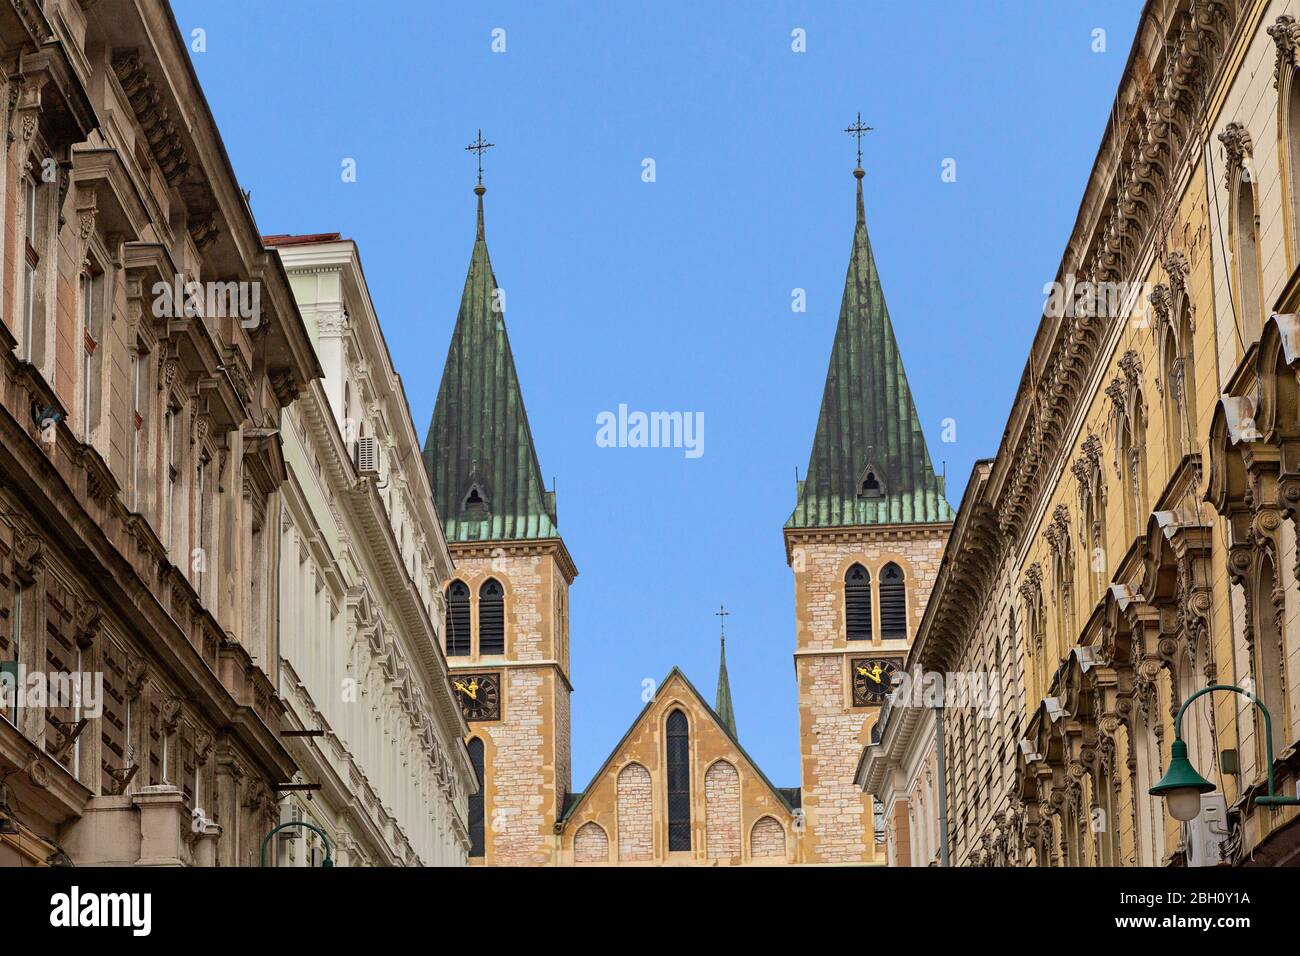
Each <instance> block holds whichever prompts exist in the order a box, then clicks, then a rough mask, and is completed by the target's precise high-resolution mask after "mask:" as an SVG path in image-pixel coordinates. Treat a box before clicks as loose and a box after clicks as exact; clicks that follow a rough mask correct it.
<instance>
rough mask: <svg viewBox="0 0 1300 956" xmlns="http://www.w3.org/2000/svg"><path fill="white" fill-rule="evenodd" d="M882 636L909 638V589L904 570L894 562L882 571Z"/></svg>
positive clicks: (887, 637)
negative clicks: (904, 577) (904, 578)
mask: <svg viewBox="0 0 1300 956" xmlns="http://www.w3.org/2000/svg"><path fill="white" fill-rule="evenodd" d="M880 636H881V637H883V638H886V639H889V638H906V637H907V587H906V582H905V581H904V580H903V569H902V568H900V567H899V566H898V565H896V564H894V563H892V562H891V563H889V564H887V565H885V566H884V568H882V569H881V571H880Z"/></svg>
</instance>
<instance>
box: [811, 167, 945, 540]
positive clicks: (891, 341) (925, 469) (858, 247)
mask: <svg viewBox="0 0 1300 956" xmlns="http://www.w3.org/2000/svg"><path fill="white" fill-rule="evenodd" d="M860 173H861V170H860V169H859V170H855V171H854V175H856V176H857V177H858V208H857V224H856V225H855V227H854V230H853V253H852V255H851V256H850V258H849V270H848V275H847V276H846V278H845V280H844V298H843V300H842V301H841V303H840V318H839V324H838V326H837V327H836V329H835V344H834V345H833V346H832V348H831V360H830V368H829V369H828V370H827V372H826V388H825V391H824V392H823V393H822V405H821V414H820V415H819V416H818V419H817V433H816V436H815V437H814V439H813V447H812V454H811V455H810V456H809V459H808V472H807V475H806V477H805V478H804V480H803V481H800V482H799V484H798V490H797V492H798V500H797V502H796V504H795V509H794V513H793V514H792V515H791V516H790V520H789V521H787V522H786V527H787V528H825V527H836V526H842V525H870V524H900V523H912V522H949V521H952V520H953V510H952V507H951V506H950V505H949V504H948V501H947V500H946V499H945V497H944V488H943V481H942V480H941V479H940V478H939V477H938V476H937V475H935V473H934V467H933V466H932V465H931V463H930V452H929V449H928V448H927V447H926V444H925V435H924V433H923V432H922V431H921V422H920V419H919V418H918V416H917V413H916V404H915V402H914V401H913V400H912V391H911V389H910V388H909V387H908V384H907V373H906V372H905V371H904V369H903V359H902V356H901V355H900V354H899V352H898V342H897V341H896V340H895V338H894V327H893V325H892V324H891V323H890V320H889V308H888V307H887V306H886V304H885V295H884V292H883V290H882V289H881V285H880V273H879V272H878V271H877V269H876V259H875V256H874V255H873V254H872V251H871V239H870V238H869V237H868V235H867V219H866V214H865V212H864V211H863V204H862V177H861V175H859V174H860Z"/></svg>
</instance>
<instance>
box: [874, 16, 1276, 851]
mask: <svg viewBox="0 0 1300 956" xmlns="http://www.w3.org/2000/svg"><path fill="white" fill-rule="evenodd" d="M1298 6H1300V5H1298V4H1295V3H1290V2H1273V3H1234V2H1227V0H1208V2H1207V0H1191V2H1175V0H1151V2H1148V3H1147V4H1146V6H1145V8H1144V10H1143V14H1142V18H1141V22H1140V25H1139V29H1138V34H1137V38H1136V40H1135V44H1134V48H1133V51H1132V53H1131V54H1130V59H1129V63H1128V66H1127V68H1126V71H1125V74H1124V77H1123V80H1122V82H1121V85H1120V89H1119V92H1118V95H1117V98H1116V101H1115V106H1114V109H1113V112H1112V116H1111V121H1110V122H1109V123H1108V124H1107V132H1106V136H1105V138H1104V140H1103V142H1102V145H1101V149H1100V151H1099V153H1098V158H1097V161H1096V165H1095V167H1094V171H1093V175H1092V177H1091V178H1090V180H1089V185H1088V189H1087V191H1086V192H1085V194H1084V198H1083V202H1082V204H1081V207H1080V213H1079V218H1078V221H1077V222H1076V225H1075V228H1074V231H1073V234H1072V236H1071V239H1070V242H1069V244H1068V246H1067V249H1066V252H1065V255H1064V257H1063V259H1062V263H1061V267H1060V271H1059V273H1058V275H1057V277H1056V282H1055V283H1054V284H1053V286H1051V287H1050V291H1049V295H1048V301H1047V308H1046V309H1045V314H1044V317H1043V320H1042V323H1041V324H1040V326H1039V330H1038V333H1037V335H1036V336H1035V340H1034V342H1033V345H1032V348H1031V351H1030V355H1029V359H1028V362H1027V364H1026V367H1025V371H1024V374H1023V376H1022V379H1021V383H1020V387H1019V390H1018V392H1017V396H1016V399H1015V402H1014V404H1013V407H1012V410H1011V414H1010V417H1009V421H1008V425H1007V431H1006V434H1005V437H1004V440H1003V443H1002V445H1001V447H1000V448H999V449H998V453H997V456H996V457H995V458H993V459H991V460H989V461H987V462H982V463H980V465H979V466H977V468H976V473H975V475H974V476H973V477H972V481H971V484H970V486H969V487H968V489H967V492H966V496H965V499H964V500H963V503H962V506H961V509H960V514H959V517H958V521H957V524H956V528H955V531H954V533H953V535H952V539H951V541H950V542H949V545H948V547H947V550H946V552H945V555H944V558H943V563H942V566H941V568H940V572H939V575H938V580H937V583H936V585H935V591H934V598H933V601H932V602H931V606H930V608H929V610H928V613H927V615H926V617H925V619H924V620H923V621H922V623H921V626H920V630H919V632H918V636H917V640H916V641H915V643H914V646H913V651H912V656H911V659H910V660H909V668H910V669H911V671H912V672H915V673H923V672H931V671H933V672H940V673H949V672H964V673H981V674H984V675H994V676H995V678H996V679H995V680H994V681H993V682H992V686H995V687H996V688H997V691H996V693H995V694H994V695H993V700H992V701H984V702H983V703H985V704H987V703H992V704H994V705H996V711H997V715H996V716H994V717H992V718H989V717H986V716H982V715H981V714H980V713H978V712H977V710H976V708H973V707H967V708H958V709H957V710H955V711H953V712H950V713H949V714H947V719H946V720H945V724H944V727H945V730H944V739H943V741H942V749H943V756H944V758H945V760H944V762H945V764H946V777H945V782H946V785H947V791H948V802H947V806H946V809H947V815H948V820H947V827H946V831H947V839H948V844H949V848H950V850H951V856H952V862H953V863H954V864H956V865H963V864H965V865H981V864H982V865H1016V864H1021V865H1039V866H1048V865H1071V866H1095V865H1123V866H1162V865H1170V864H1172V865H1220V864H1228V863H1232V864H1244V863H1254V864H1261V863H1274V864H1276V863H1283V862H1289V861H1293V859H1294V857H1295V854H1296V852H1297V850H1300V829H1298V828H1297V827H1296V826H1295V825H1294V820H1295V817H1296V811H1295V809H1294V808H1288V807H1278V808H1266V807H1261V806H1259V805H1258V804H1256V803H1255V802H1254V798H1255V797H1257V796H1260V795H1262V794H1263V793H1264V792H1265V788H1266V776H1267V774H1266V770H1267V766H1266V758H1265V752H1266V749H1265V746H1264V740H1263V734H1264V722H1263V718H1262V711H1261V710H1260V709H1259V708H1258V707H1257V706H1256V703H1255V701H1254V700H1252V699H1251V698H1250V697H1248V696H1245V695H1238V694H1234V693H1231V692H1215V693H1213V694H1209V695H1204V696H1202V697H1199V698H1198V699H1197V700H1196V701H1195V702H1193V704H1192V705H1191V706H1190V707H1189V709H1188V711H1187V714H1186V717H1185V718H1184V720H1183V722H1182V727H1181V731H1182V739H1183V740H1184V741H1185V743H1186V744H1187V747H1188V756H1189V759H1190V760H1191V762H1192V764H1193V766H1194V767H1195V768H1196V769H1197V770H1198V771H1199V772H1200V773H1201V774H1202V775H1203V776H1205V777H1206V778H1207V779H1208V780H1209V781H1210V782H1211V783H1213V784H1214V785H1215V787H1216V791H1215V792H1214V793H1210V794H1205V795H1203V797H1202V812H1201V813H1200V815H1199V816H1198V817H1197V818H1196V819H1195V820H1193V821H1190V822H1189V823H1187V824H1185V825H1184V824H1180V823H1178V822H1177V821H1175V820H1174V819H1172V818H1171V817H1170V815H1169V813H1168V812H1167V810H1166V808H1165V806H1164V802H1163V800H1161V799H1159V798H1157V797H1152V796H1151V795H1149V793H1148V790H1149V788H1150V787H1152V786H1153V785H1154V784H1155V783H1157V782H1158V781H1159V780H1160V779H1161V777H1162V776H1163V775H1164V773H1165V771H1166V770H1167V769H1168V767H1169V762H1170V757H1171V746H1172V744H1173V741H1174V739H1175V726H1174V720H1175V715H1176V714H1177V712H1178V710H1179V708H1180V707H1181V705H1182V703H1183V702H1185V701H1187V700H1188V698H1189V697H1191V695H1192V694H1194V693H1195V692H1196V691H1197V690H1200V689H1202V688H1204V687H1206V686H1208V685H1210V684H1219V685H1234V686H1238V687H1242V688H1243V689H1245V690H1246V691H1248V692H1249V693H1250V694H1253V695H1255V696H1256V697H1257V698H1258V701H1259V702H1260V703H1262V704H1264V705H1265V706H1266V707H1267V708H1268V710H1269V711H1270V712H1271V714H1272V730H1273V741H1272V743H1273V755H1274V766H1273V769H1274V772H1275V774H1276V778H1277V787H1278V792H1279V793H1283V794H1290V795H1294V794H1295V792H1296V782H1297V778H1298V777H1300V772H1298V771H1300V767H1297V762H1296V759H1295V753H1296V748H1295V744H1296V741H1297V738H1298V737H1300V721H1298V719H1297V718H1298V717H1300V711H1297V705H1300V700H1297V699H1296V695H1294V694H1293V693H1291V692H1290V691H1289V690H1288V687H1289V685H1290V683H1291V682H1292V680H1291V679H1290V678H1289V675H1290V674H1294V673H1295V672H1296V667H1297V665H1300V658H1298V656H1297V655H1300V588H1298V586H1297V582H1298V581H1300V555H1297V549H1296V526H1295V502H1296V501H1297V500H1300V470H1298V469H1300V457H1297V456H1298V455H1300V445H1296V444H1295V443H1296V439H1297V437H1300V418H1297V407H1298V404H1297V384H1296V383H1297V370H1298V369H1300V328H1298V326H1297V319H1296V317H1295V315H1294V314H1293V310H1294V309H1296V304H1295V303H1296V301H1297V299H1300V278H1297V275H1296V256H1297V249H1298V248H1300V242H1297V240H1296V229H1297V225H1296V224H1297V222H1298V221H1300V217H1297V215H1296V212H1295V211H1296V210H1297V209H1298V208H1300V205H1297V195H1300V194H1297V193H1296V191H1295V189H1296V187H1294V186H1293V185H1292V184H1293V183H1300V122H1293V116H1294V117H1300V98H1296V99H1293V98H1292V92H1293V90H1300V79H1298V77H1300V74H1298V73H1297V59H1296V51H1297V43H1298V42H1300V29H1297V26H1296V18H1297V16H1300V9H1297V7H1298ZM888 756H889V755H887V754H883V753H881V754H877V755H875V759H878V760H884V759H885V758H886V757H888Z"/></svg>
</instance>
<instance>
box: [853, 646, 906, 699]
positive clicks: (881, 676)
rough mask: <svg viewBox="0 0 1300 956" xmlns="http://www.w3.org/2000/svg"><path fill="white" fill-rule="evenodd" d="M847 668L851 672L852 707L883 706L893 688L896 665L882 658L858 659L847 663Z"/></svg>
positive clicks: (894, 662) (896, 670)
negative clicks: (849, 668)
mask: <svg viewBox="0 0 1300 956" xmlns="http://www.w3.org/2000/svg"><path fill="white" fill-rule="evenodd" d="M849 667H851V668H852V670H853V706H854V707H875V706H878V705H880V704H883V703H884V702H885V698H886V697H888V696H889V692H890V690H892V688H893V681H894V675H895V674H897V673H898V663H897V662H896V661H891V660H888V659H884V658H881V659H876V658H874V657H858V658H854V659H853V660H851V661H849Z"/></svg>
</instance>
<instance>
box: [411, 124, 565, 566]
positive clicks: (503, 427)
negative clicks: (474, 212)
mask: <svg viewBox="0 0 1300 956" xmlns="http://www.w3.org/2000/svg"><path fill="white" fill-rule="evenodd" d="M480 138H481V136H480ZM474 191H475V192H476V193H477V194H478V228H477V234H476V236H475V239H474V251H473V254H472V255H471V256H470V262H469V274H468V275H466V277H465V291H464V292H463V293H462V295H461V300H460V312H459V313H458V314H457V316H456V328H455V330H454V331H453V332H452V334H451V347H450V348H449V349H448V350H447V364H446V366H445V367H444V368H443V372H442V384H441V386H439V388H438V398H437V401H436V402H435V403H434V407H433V420H432V421H431V422H430V423H429V431H428V434H427V435H426V437H425V440H424V467H425V470H427V471H428V473H429V482H430V484H431V485H432V486H433V497H434V501H435V503H436V504H437V506H438V514H439V516H440V517H441V518H442V521H443V525H444V527H445V529H446V534H447V540H448V541H513V540H522V539H533V538H554V537H557V536H558V535H559V532H558V531H557V530H556V518H555V496H554V494H553V493H552V492H548V491H546V490H545V489H544V487H543V485H542V469H541V466H540V465H539V464H538V461H537V450H536V448H535V447H534V446H533V433H532V430H531V429H530V428H529V427H528V414H527V412H525V411H524V398H523V394H522V393H521V391H520V389H519V376H518V375H517V374H516V372H515V361H514V357H513V356H512V355H511V352H510V340H509V338H508V337H507V335H506V323H505V309H504V298H503V296H502V294H501V292H500V290H499V287H498V286H497V281H496V276H495V275H493V273H492V262H491V260H490V259H489V258H488V248H487V240H486V239H485V238H484V231H483V193H484V191H485V190H484V188H483V186H482V185H479V186H476V187H475V189H474Z"/></svg>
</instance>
